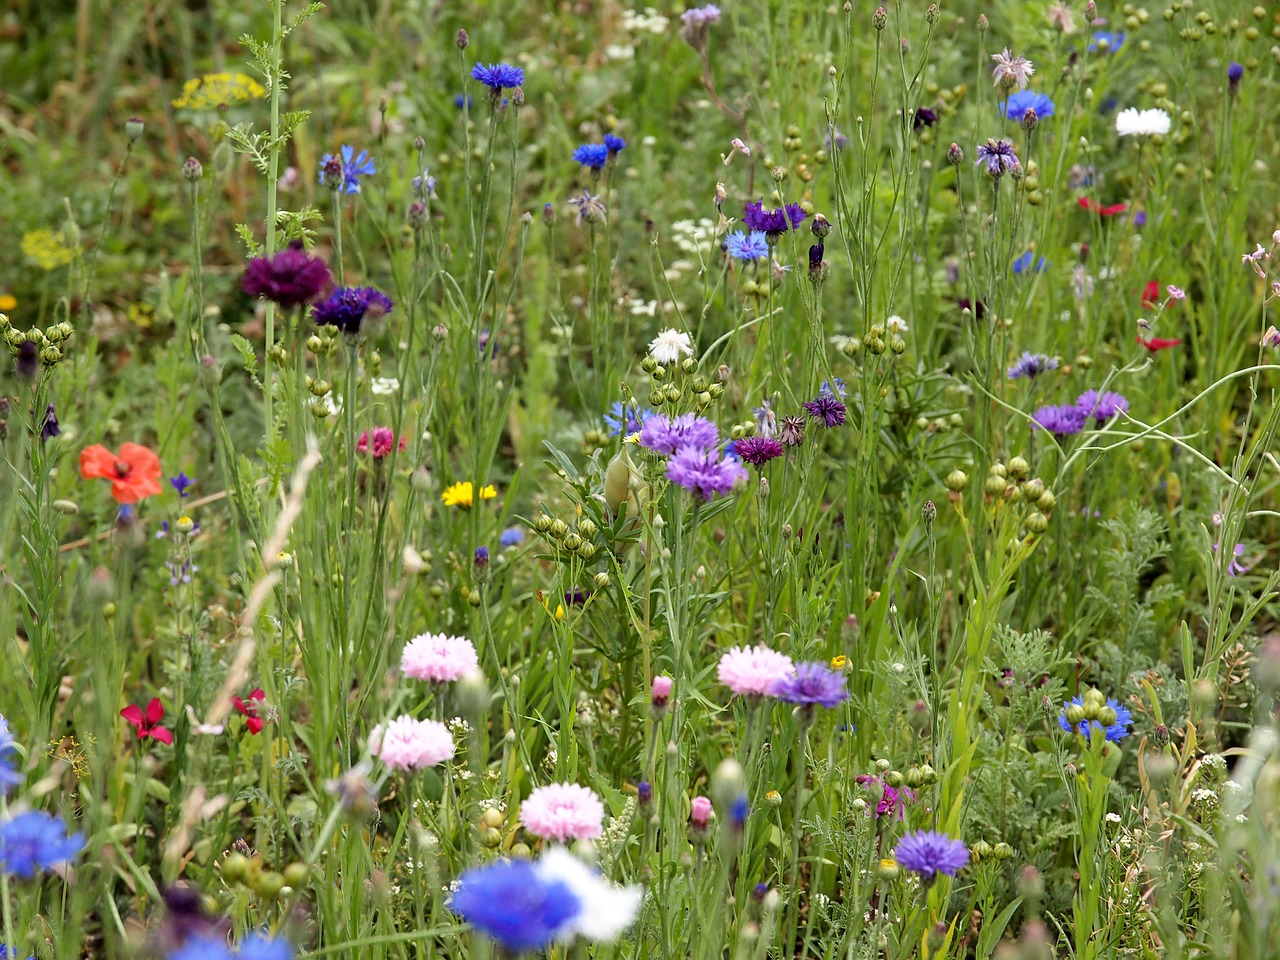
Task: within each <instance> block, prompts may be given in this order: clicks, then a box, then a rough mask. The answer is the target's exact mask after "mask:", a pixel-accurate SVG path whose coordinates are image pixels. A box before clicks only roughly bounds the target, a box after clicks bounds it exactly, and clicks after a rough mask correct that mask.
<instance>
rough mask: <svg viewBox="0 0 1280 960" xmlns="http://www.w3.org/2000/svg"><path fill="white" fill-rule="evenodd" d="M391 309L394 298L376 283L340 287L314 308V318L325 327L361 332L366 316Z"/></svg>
mask: <svg viewBox="0 0 1280 960" xmlns="http://www.w3.org/2000/svg"><path fill="white" fill-rule="evenodd" d="M390 310H391V299H390V298H389V297H388V296H387V295H386V294H384V293H381V292H380V291H378V290H375V289H374V288H373V287H339V288H338V289H337V290H335V291H333V293H331V294H329V296H327V297H325V298H324V299H323V300H321V301H320V302H319V303H317V304H316V305H315V306H314V307H312V308H311V318H312V319H313V320H315V322H316V323H317V324H318V325H320V326H322V327H337V328H338V329H339V330H341V331H342V332H343V333H359V332H360V325H361V324H362V323H364V319H365V317H366V316H369V315H370V314H377V315H379V316H380V315H382V314H385V313H388V312H390Z"/></svg>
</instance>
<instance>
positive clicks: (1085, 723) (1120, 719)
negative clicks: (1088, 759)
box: [1058, 697, 1133, 743]
mask: <svg viewBox="0 0 1280 960" xmlns="http://www.w3.org/2000/svg"><path fill="white" fill-rule="evenodd" d="M1071 706H1077V707H1083V706H1084V698H1083V697H1072V698H1071V700H1070V702H1069V703H1064V704H1063V705H1062V713H1060V714H1058V726H1060V727H1061V728H1062V729H1063V730H1065V731H1067V733H1071V732H1072V730H1071V721H1070V720H1068V719H1067V708H1068V707H1071ZM1107 706H1108V707H1110V708H1111V709H1112V710H1114V711H1115V712H1116V721H1115V723H1111V724H1108V725H1107V726H1105V727H1104V726H1103V725H1102V724H1101V723H1100V722H1099V721H1097V720H1088V719H1085V720H1081V721H1080V723H1079V724H1077V726H1076V730H1075V732H1077V733H1079V734H1080V736H1082V737H1088V736H1090V735H1091V734H1092V733H1094V732H1095V731H1096V732H1098V733H1102V734H1105V735H1106V738H1107V739H1108V740H1110V741H1111V742H1112V743H1119V742H1120V741H1121V740H1123V739H1124V738H1125V737H1127V736H1128V735H1129V727H1130V726H1131V725H1132V724H1133V714H1131V713H1130V712H1129V708H1128V707H1124V706H1121V705H1120V702H1119V701H1118V700H1113V699H1111V698H1110V697H1108V698H1107Z"/></svg>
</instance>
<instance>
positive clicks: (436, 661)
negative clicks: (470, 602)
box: [400, 633, 480, 683]
mask: <svg viewBox="0 0 1280 960" xmlns="http://www.w3.org/2000/svg"><path fill="white" fill-rule="evenodd" d="M479 668H480V659H479V657H478V656H477V655H476V648H475V645H474V644H473V643H472V642H471V641H470V640H468V639H467V638H466V637H450V636H447V635H446V634H443V633H424V634H422V635H421V636H418V637H414V638H413V639H412V640H410V641H409V642H408V643H406V644H405V645H404V652H403V653H402V654H401V655H400V672H401V673H403V674H404V675H405V676H406V677H410V678H411V679H414V680H431V681H433V682H435V683H450V682H452V681H454V680H458V679H460V678H461V677H463V676H464V675H466V674H468V673H470V672H471V671H472V670H478V669H479Z"/></svg>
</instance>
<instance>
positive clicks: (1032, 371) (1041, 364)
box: [1009, 351, 1058, 380]
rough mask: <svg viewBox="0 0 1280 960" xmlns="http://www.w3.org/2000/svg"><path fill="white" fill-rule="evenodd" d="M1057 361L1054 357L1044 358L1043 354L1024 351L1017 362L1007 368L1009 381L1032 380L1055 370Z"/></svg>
mask: <svg viewBox="0 0 1280 960" xmlns="http://www.w3.org/2000/svg"><path fill="white" fill-rule="evenodd" d="M1057 369H1058V361H1057V360H1056V359H1055V358H1054V357H1050V356H1046V355H1045V354H1043V353H1030V352H1027V351H1024V352H1023V354H1022V356H1020V357H1019V358H1018V360H1017V362H1016V363H1015V364H1014V365H1013V366H1012V367H1010V368H1009V379H1010V380H1019V379H1024V378H1025V379H1027V380H1034V379H1035V378H1036V377H1038V376H1040V374H1042V373H1045V372H1046V371H1049V370H1057Z"/></svg>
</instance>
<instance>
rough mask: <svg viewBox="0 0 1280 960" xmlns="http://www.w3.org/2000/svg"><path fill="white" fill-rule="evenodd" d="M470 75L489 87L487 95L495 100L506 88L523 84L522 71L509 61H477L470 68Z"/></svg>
mask: <svg viewBox="0 0 1280 960" xmlns="http://www.w3.org/2000/svg"><path fill="white" fill-rule="evenodd" d="M471 76H472V77H473V78H474V79H476V80H479V81H480V82H481V83H483V84H484V85H485V86H486V87H488V88H489V96H490V98H491V99H494V100H496V99H497V98H498V97H500V96H502V91H503V90H504V89H506V88H515V87H522V86H524V71H523V70H521V69H520V68H519V67H513V66H512V65H511V64H509V63H491V64H489V65H488V66H485V65H484V64H483V63H477V64H476V65H475V66H474V67H472V68H471Z"/></svg>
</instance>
